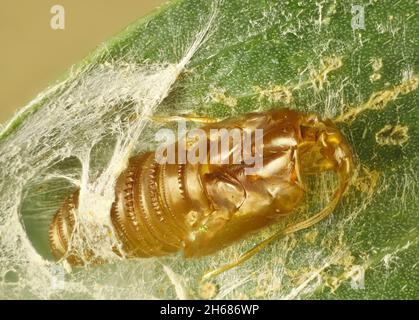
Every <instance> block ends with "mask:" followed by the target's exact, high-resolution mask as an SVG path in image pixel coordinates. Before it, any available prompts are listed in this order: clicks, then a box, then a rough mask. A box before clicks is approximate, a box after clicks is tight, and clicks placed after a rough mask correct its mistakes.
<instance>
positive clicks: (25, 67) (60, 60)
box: [0, 0, 167, 126]
mask: <svg viewBox="0 0 419 320" xmlns="http://www.w3.org/2000/svg"><path fill="white" fill-rule="evenodd" d="M165 2H167V0H106V1H104V0H55V1H51V0H35V1H34V0H1V2H0V41H1V44H0V48H1V50H0V126H1V124H3V123H4V122H6V121H7V120H8V119H10V118H11V117H12V116H13V114H14V113H15V112H16V110H17V109H19V108H21V107H22V106H24V105H25V104H26V103H27V102H29V101H30V100H31V99H33V98H34V97H35V96H36V95H37V94H38V93H39V92H40V91H42V90H43V89H45V88H46V87H47V86H48V85H49V84H51V83H53V82H54V81H55V80H56V79H57V78H58V77H60V76H61V75H62V74H63V73H64V72H65V71H66V70H67V69H68V68H69V67H70V66H71V65H72V64H74V63H77V62H79V61H80V60H81V59H82V58H84V57H85V56H86V55H88V54H89V53H90V52H91V51H92V50H94V49H95V48H96V47H97V46H98V45H99V44H100V43H101V42H103V41H105V40H107V39H108V38H110V37H111V36H113V35H115V34H117V33H118V32H119V31H121V30H122V29H124V27H126V26H127V25H129V24H130V23H131V22H134V21H135V20H137V19H138V18H140V17H142V16H144V15H146V14H147V13H149V12H151V11H152V10H153V9H155V8H157V7H158V6H160V5H161V4H163V3H165ZM54 5H61V6H63V7H64V10H65V11H64V12H65V29H64V30H60V29H58V30H54V29H52V28H51V26H50V21H51V18H52V17H53V16H54V14H52V13H51V8H52V7H53V6H54Z"/></svg>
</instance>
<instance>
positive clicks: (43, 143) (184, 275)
mask: <svg viewBox="0 0 419 320" xmlns="http://www.w3.org/2000/svg"><path fill="white" fill-rule="evenodd" d="M360 5H362V6H363V8H364V10H365V29H357V30H354V29H353V28H352V26H351V21H352V19H353V17H354V15H355V14H356V13H352V12H351V9H352V3H351V2H350V1H321V2H320V1H319V2H315V1H277V0H271V1H269V0H266V1H251V0H248V1H243V0H240V1H239V0H229V1H219V2H217V1H204V0H179V1H174V2H172V3H171V4H169V5H167V6H166V7H164V8H163V9H161V10H159V11H157V12H155V13H154V14H153V15H151V16H149V17H147V18H144V19H141V20H139V21H138V22H137V23H135V24H133V25H131V26H130V27H129V28H127V30H125V31H124V32H123V33H122V34H121V35H119V36H117V37H116V38H114V39H112V40H110V41H109V42H107V43H105V44H104V45H103V46H102V47H101V48H99V49H98V50H97V51H96V52H94V53H93V54H92V55H91V56H89V57H88V58H87V59H86V60H85V61H83V62H82V63H80V64H78V65H77V66H76V67H74V68H73V69H72V70H71V71H70V72H69V73H68V74H67V75H66V76H65V77H64V78H63V80H62V81H61V82H59V83H58V84H57V85H55V86H54V87H51V89H49V90H47V91H46V92H44V93H43V94H41V95H40V96H39V98H38V99H36V100H34V102H33V103H31V104H30V105H29V106H27V107H25V108H24V109H22V111H21V113H20V114H19V115H18V116H16V117H15V118H14V119H12V120H11V122H10V123H9V124H8V125H7V126H6V127H5V128H4V129H3V130H2V132H1V133H0V150H1V153H0V168H1V171H0V177H1V180H0V181H1V182H0V190H1V194H2V195H1V198H0V202H1V204H0V209H1V210H0V212H1V216H0V234H1V240H0V244H1V246H0V257H1V259H0V261H1V262H0V270H1V271H2V272H0V276H1V275H2V274H3V276H2V278H1V279H0V286H1V289H0V292H1V295H2V296H5V297H8V298H10V297H36V298H41V297H63V298H74V297H77V298H151V297H157V298H176V297H182V295H186V296H188V297H191V298H199V297H203V298H266V299H278V298H290V299H297V298H301V299H307V298H310V299H381V298H385V299H417V298H418V292H419V270H418V261H419V250H418V249H419V247H418V235H419V234H418V232H419V231H418V221H419V220H418V218H419V210H418V209H419V208H418V200H417V187H418V182H417V172H418V152H417V150H418V148H419V146H418V139H417V137H418V123H419V122H418V120H419V119H418V118H419V117H418V115H419V113H418V111H417V102H418V91H417V88H418V83H419V77H418V70H417V69H418V54H417V53H418V52H419V50H418V49H419V48H418V42H417V41H416V39H417V34H418V33H419V23H418V19H417V18H416V17H415V14H417V4H415V3H414V2H413V1H410V0H401V1H396V2H394V1H360ZM279 107H289V108H293V109H297V110H300V111H307V112H316V113H318V114H320V115H321V116H324V117H329V118H332V119H334V120H335V121H336V123H337V124H338V126H339V127H340V128H341V129H342V131H343V132H344V134H345V135H346V137H347V138H348V140H349V141H350V144H351V146H352V148H353V152H354V155H355V157H356V160H357V175H356V177H354V179H353V182H352V185H351V187H350V190H349V191H348V193H347V194H346V196H345V198H344V199H343V201H342V202H341V204H340V205H339V207H338V208H337V209H336V210H335V212H334V213H333V215H332V216H331V217H330V218H328V219H326V220H325V221H323V222H321V223H319V224H318V225H316V226H314V227H312V228H310V229H308V230H305V231H302V232H299V233H298V234H295V235H292V236H289V237H286V238H284V239H279V240H278V241H276V242H275V243H274V244H272V245H270V246H269V247H268V248H266V249H265V250H264V251H263V252H261V253H259V254H258V255H257V256H255V257H253V258H252V259H251V260H249V261H247V262H245V263H243V264H242V265H240V266H239V267H237V268H235V269H233V270H231V271H228V272H226V273H224V274H221V275H220V276H218V277H217V278H215V279H213V280H211V281H209V282H207V283H204V284H202V283H201V282H200V276H201V275H202V274H203V272H205V271H208V270H211V269H214V268H216V267H218V266H221V265H223V264H225V263H228V262H231V261H233V260H235V259H237V258H238V257H239V256H240V254H241V253H243V252H245V251H246V250H248V249H249V248H251V247H252V246H253V245H254V244H255V243H257V242H259V241H261V240H262V239H265V238H266V237H268V236H269V235H270V234H272V233H273V232H274V231H275V230H277V229H278V228H279V227H280V226H274V227H273V228H270V229H269V230H264V231H263V232H261V233H260V234H258V235H256V236H254V237H252V238H250V239H248V240H245V241H243V242H241V243H239V244H237V245H235V246H233V247H231V248H227V249H225V250H223V251H222V252H220V253H218V254H216V255H213V256H210V257H206V258H201V259H196V260H184V259H183V258H182V257H173V258H170V257H169V258H163V259H160V260H159V261H156V260H146V261H121V262H117V263H115V264H112V265H104V266H100V267H96V268H84V269H83V268H81V269H77V270H73V271H72V272H70V273H67V274H66V275H65V284H64V288H63V289H60V290H58V291H57V290H55V289H54V288H51V284H50V281H51V279H54V278H51V272H53V271H54V270H55V269H53V268H54V266H55V265H54V264H52V263H46V262H45V260H44V259H43V258H41V257H48V249H47V246H46V237H47V226H48V223H49V221H50V219H51V215H52V213H53V212H54V210H56V208H57V207H58V205H59V204H60V202H61V201H62V199H63V197H64V196H65V195H66V194H69V193H70V192H72V191H71V190H73V189H74V186H71V185H70V184H69V183H67V182H65V181H66V180H65V179H59V175H67V176H68V175H70V176H72V177H76V178H77V177H78V176H80V171H81V167H80V161H79V160H77V158H79V159H81V160H83V159H84V160H85V159H86V154H89V152H90V151H92V154H91V158H92V160H94V161H92V163H93V165H92V168H90V169H91V173H95V172H98V171H99V170H100V168H103V166H106V164H107V160H108V159H109V157H110V155H111V154H112V152H113V151H114V149H113V146H114V143H115V135H116V134H117V133H118V132H119V131H118V130H122V132H124V133H125V134H126V133H127V132H130V131H129V130H130V129H132V128H133V127H134V126H135V125H137V124H141V125H142V124H145V122H144V121H139V120H138V119H132V118H129V117H130V116H131V115H132V114H131V112H132V110H135V109H136V108H137V110H139V113H140V115H148V114H152V113H154V114H161V115H163V114H172V115H175V114H180V113H194V114H202V115H208V116H211V117H229V116H235V115H238V114H242V113H245V112H249V111H254V110H267V109H269V108H279ZM128 118H129V121H125V120H127V119H128ZM140 120H141V119H140ZM118 121H120V122H118ZM115 123H121V124H122V125H116V124H115ZM137 129H138V128H137ZM156 130H157V127H155V126H153V125H147V127H146V128H145V129H144V130H137V131H133V133H141V135H140V136H139V137H138V140H137V142H138V143H137V145H136V150H137V151H142V150H145V149H147V148H153V147H154V146H155V145H153V134H154V132H155V131H156ZM134 136H135V134H134ZM54 174H55V179H52V180H51V179H46V178H51V175H54ZM332 186H333V179H331V178H330V177H329V176H324V177H322V178H321V179H319V180H316V181H314V182H313V184H312V190H311V192H309V194H308V197H307V198H308V199H307V201H306V203H305V206H304V207H303V208H302V209H301V210H299V211H298V212H296V214H295V215H293V216H292V217H291V218H290V221H293V220H294V219H295V220H299V219H301V218H302V217H304V215H306V214H308V213H309V212H313V210H315V209H318V208H321V207H322V206H324V204H325V203H327V200H328V197H329V194H330V191H331V190H332ZM290 221H285V222H284V223H288V222H290ZM161 264H164V265H165V267H164V268H163V267H162V266H161ZM51 270H53V271H51ZM168 270H170V271H168Z"/></svg>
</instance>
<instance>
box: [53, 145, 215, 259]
mask: <svg viewBox="0 0 419 320" xmlns="http://www.w3.org/2000/svg"><path fill="white" fill-rule="evenodd" d="M199 170H200V167H199V166H197V165H195V166H194V165H189V164H188V165H185V164H158V163H157V162H156V161H155V155H154V153H153V152H148V153H144V154H140V155H137V156H134V157H132V158H131V159H130V160H129V164H128V167H127V169H126V170H125V171H124V172H123V173H122V174H121V175H120V177H119V178H118V180H117V182H116V187H115V202H114V203H113V205H112V209H111V212H110V215H111V220H112V224H113V226H114V230H115V232H116V234H117V237H118V239H119V240H120V242H121V243H122V247H123V250H124V253H125V254H126V255H127V256H128V257H152V256H164V255H167V254H170V253H173V252H176V251H179V250H180V249H181V248H182V247H183V246H184V243H185V239H186V238H187V237H188V235H189V233H190V231H191V227H192V225H193V221H192V222H191V221H190V213H199V215H200V216H201V215H202V213H204V212H206V211H208V210H209V201H208V199H207V196H206V192H205V191H204V189H203V185H202V183H201V174H200V172H199ZM77 205H78V191H77V192H76V193H75V194H73V195H72V196H71V197H70V198H68V199H66V200H65V201H64V203H63V205H62V206H61V208H60V209H59V210H58V211H57V213H56V214H55V216H54V218H53V221H52V223H51V226H50V247H51V251H52V252H53V254H54V256H55V257H56V258H61V257H62V256H63V255H64V254H65V253H66V251H67V249H68V243H69V239H70V237H71V233H72V232H73V229H74V208H75V207H76V206H77ZM68 260H69V262H70V263H72V264H79V262H80V261H79V260H78V259H77V257H73V258H72V259H71V261H70V259H68Z"/></svg>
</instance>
